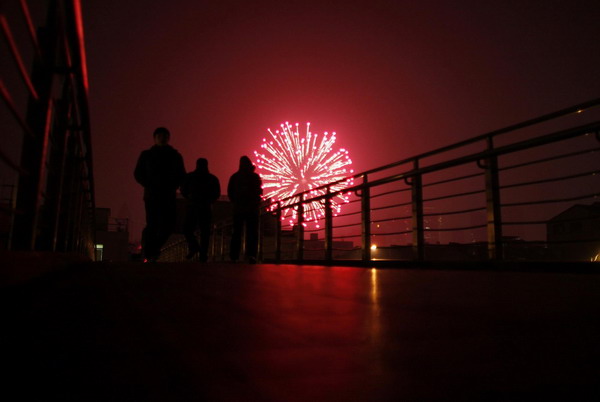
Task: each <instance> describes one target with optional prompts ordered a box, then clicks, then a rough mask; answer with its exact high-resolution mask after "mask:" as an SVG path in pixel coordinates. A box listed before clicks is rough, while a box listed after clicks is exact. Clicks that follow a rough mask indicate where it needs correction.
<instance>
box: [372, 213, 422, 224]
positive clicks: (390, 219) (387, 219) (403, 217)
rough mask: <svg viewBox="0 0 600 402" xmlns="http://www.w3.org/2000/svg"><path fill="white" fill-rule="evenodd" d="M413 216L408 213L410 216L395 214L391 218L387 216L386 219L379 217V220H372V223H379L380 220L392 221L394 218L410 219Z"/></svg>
mask: <svg viewBox="0 0 600 402" xmlns="http://www.w3.org/2000/svg"><path fill="white" fill-rule="evenodd" d="M410 218H412V215H408V216H393V217H390V218H385V219H377V220H373V219H372V220H371V223H379V222H390V221H392V222H393V221H394V220H405V219H410Z"/></svg>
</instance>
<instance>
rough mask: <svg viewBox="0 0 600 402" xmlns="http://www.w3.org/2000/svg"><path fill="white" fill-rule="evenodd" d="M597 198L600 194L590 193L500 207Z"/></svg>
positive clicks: (507, 205) (508, 204)
mask: <svg viewBox="0 0 600 402" xmlns="http://www.w3.org/2000/svg"><path fill="white" fill-rule="evenodd" d="M599 196H600V193H592V194H587V195H582V196H577V197H569V198H554V199H549V200H541V201H526V202H514V203H507V204H502V205H501V206H502V207H503V208H504V207H521V206H525V205H538V204H552V203H558V202H568V201H579V200H585V199H589V198H598V197H599Z"/></svg>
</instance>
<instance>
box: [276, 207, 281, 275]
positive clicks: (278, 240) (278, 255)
mask: <svg viewBox="0 0 600 402" xmlns="http://www.w3.org/2000/svg"><path fill="white" fill-rule="evenodd" d="M275 218H276V219H277V223H276V224H275V262H276V263H277V264H279V263H280V262H281V202H280V201H277V209H276V210H275Z"/></svg>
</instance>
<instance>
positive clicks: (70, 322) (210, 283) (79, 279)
mask: <svg viewBox="0 0 600 402" xmlns="http://www.w3.org/2000/svg"><path fill="white" fill-rule="evenodd" d="M0 291H1V292H0V295H1V296H0V305H1V307H0V313H1V314H2V330H1V331H0V332H1V333H0V341H1V350H0V352H1V354H2V358H1V361H2V363H1V364H2V366H3V372H4V373H8V374H4V375H3V377H2V383H3V385H2V387H1V388H0V389H1V391H0V392H1V393H2V394H4V395H2V394H0V399H2V400H4V401H18V400H22V401H31V400H39V401H54V400H61V401H204V400H206V401H246V400H249V401H429V400H435V401H454V400H465V401H470V400H474V401H532V400H564V401H567V400H569V401H575V400H577V401H581V400H594V401H597V400H600V275H597V274H560V273H518V272H489V271H486V272H475V271H472V270H471V271H461V270H453V271H440V270H427V269H377V270H375V269H364V268H345V267H322V266H292V265H266V264H265V265H244V264H195V263H187V264H186V263H159V264H154V265H149V264H136V263H113V264H111V263H87V264H79V265H77V266H75V267H72V268H71V269H69V270H63V271H59V272H54V273H51V274H49V275H46V276H44V277H41V278H38V279H34V280H30V281H27V282H22V283H17V284H12V285H10V286H4V287H3V288H1V289H0ZM15 392H16V393H15ZM9 395H11V396H9ZM13 395H14V396H13ZM540 398H541V399H540Z"/></svg>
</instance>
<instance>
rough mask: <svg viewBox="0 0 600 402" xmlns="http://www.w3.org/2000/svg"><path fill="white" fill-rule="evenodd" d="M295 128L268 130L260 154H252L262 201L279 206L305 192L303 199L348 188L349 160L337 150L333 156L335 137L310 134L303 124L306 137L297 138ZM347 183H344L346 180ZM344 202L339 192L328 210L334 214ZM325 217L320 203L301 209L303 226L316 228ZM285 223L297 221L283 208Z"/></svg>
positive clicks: (295, 215)
mask: <svg viewBox="0 0 600 402" xmlns="http://www.w3.org/2000/svg"><path fill="white" fill-rule="evenodd" d="M298 126H299V124H298V123H296V124H295V126H292V125H291V124H289V123H288V122H286V123H285V124H282V125H281V130H276V131H275V133H273V131H271V129H267V131H268V132H269V133H270V134H271V139H267V138H263V143H262V145H261V148H262V151H261V152H258V151H254V155H255V156H256V164H257V166H258V168H259V173H260V176H261V178H262V180H263V189H264V192H265V198H267V199H269V198H270V199H271V200H273V201H282V200H283V201H282V206H286V205H290V204H292V203H294V202H297V201H298V198H297V197H294V198H290V199H288V200H285V199H286V198H289V197H292V196H294V195H295V194H298V193H302V192H304V191H308V193H307V194H308V195H307V196H305V199H310V198H312V197H317V196H319V195H323V194H325V193H326V192H327V190H326V189H325V188H322V189H318V187H320V186H323V185H326V184H329V183H333V182H338V183H336V184H333V185H332V186H330V191H331V192H337V191H340V190H343V189H344V188H346V187H348V186H350V185H352V183H353V180H352V178H348V176H349V175H350V174H352V173H353V172H354V171H353V170H351V169H349V166H350V165H351V164H352V160H351V159H350V157H349V156H348V151H347V150H345V149H343V148H342V149H340V150H339V151H336V152H333V149H332V148H333V145H334V144H335V139H336V134H335V132H333V133H332V134H328V133H327V132H325V133H324V134H323V135H319V134H317V133H312V132H311V131H310V123H307V124H306V133H305V134H303V135H301V134H300V132H299V131H298ZM346 178H347V180H344V179H346ZM347 202H348V196H347V194H344V193H342V192H340V193H339V194H337V195H336V196H335V197H333V198H332V199H331V208H332V209H333V211H334V213H335V214H337V213H339V212H340V209H341V204H343V203H347ZM324 216H325V207H324V204H323V202H322V201H312V202H309V203H307V204H305V206H304V220H305V222H314V224H315V226H316V227H319V224H318V221H319V219H321V218H323V217H324ZM286 218H287V219H289V220H290V224H291V225H293V224H294V222H295V221H296V219H297V212H296V209H295V208H291V207H290V208H285V209H284V210H283V212H282V220H283V219H286Z"/></svg>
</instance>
